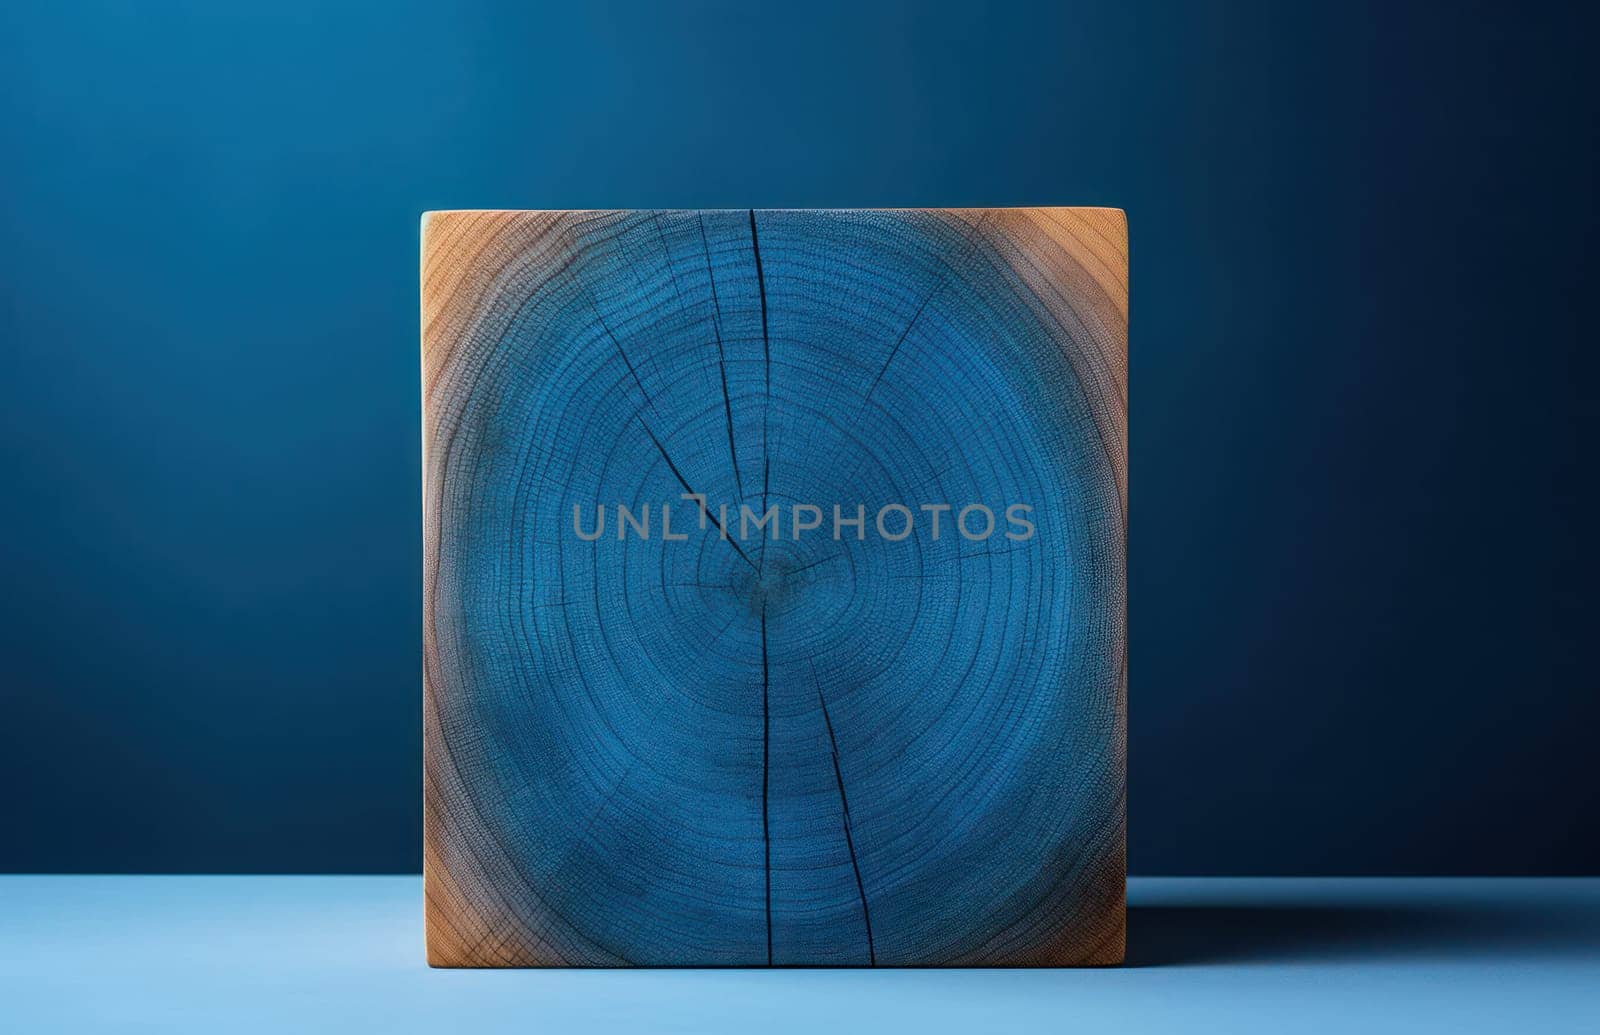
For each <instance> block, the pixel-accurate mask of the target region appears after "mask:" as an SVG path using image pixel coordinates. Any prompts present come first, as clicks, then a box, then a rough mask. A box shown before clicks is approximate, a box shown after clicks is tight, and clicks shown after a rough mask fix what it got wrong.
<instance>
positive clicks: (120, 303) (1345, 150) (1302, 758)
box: [0, 0, 1600, 873]
mask: <svg viewBox="0 0 1600 1035" xmlns="http://www.w3.org/2000/svg"><path fill="white" fill-rule="evenodd" d="M574 6H578V5H574ZM1507 7H1508V10H1507V11H1505V12H1498V11H1496V10H1495V9H1494V8H1493V7H1492V6H1489V5H1477V4H1472V5H1466V6H1465V7H1463V8H1461V9H1459V10H1454V11H1450V12H1449V13H1443V9H1438V10H1439V12H1440V13H1435V11H1436V9H1435V7H1434V6H1433V5H1428V4H1401V5H1397V6H1391V5H1386V4H1351V3H1344V2H1340V3H1331V2H1330V3H1313V4H1308V5H1288V4H1273V3H1265V2H1262V3H1212V4H1194V5H1168V4H1161V3H1153V2H1134V3H1120V2H1110V0H1107V2H1096V3H1067V4H1060V5H1046V4H1037V5H1034V4H1024V5H1009V6H1002V7H996V8H993V9H986V10H979V9H978V7H977V5H970V6H969V5H965V4H948V5H946V4H923V5H911V4H875V3H847V4H822V5H809V6H808V13H806V14H805V15H804V16H800V15H798V14H787V15H785V14H779V13H776V10H777V8H776V5H772V6H771V7H769V6H768V5H764V4H757V3H751V2H746V3H742V4H734V5H716V6H708V5H689V6H686V7H684V8H682V9H681V10H678V11H675V12H674V11H666V10H661V11H657V10H654V9H653V8H652V7H651V6H646V5H615V4H607V5H595V6H592V7H589V6H586V7H583V9H581V10H569V9H568V7H567V5H559V4H512V3H461V4H445V3H429V4H418V3H391V4H378V3H370V2H367V3H355V2H344V3H324V4H283V5H280V4H277V3H264V2H256V0H248V2H230V3H220V4H219V3H205V2H195V3H188V4H178V3H171V2H156V3H151V4H132V3H98V4H97V3H81V2H74V3H62V4H56V5H45V4H27V5H9V6H8V7H7V9H6V10H5V11H4V13H3V14H0V153H3V154H4V156H5V157H4V159H3V162H0V177H3V180H0V188H3V189H0V234H3V237H0V245H3V247H0V343H3V353H0V363H3V367H0V374H3V376H0V440H3V442H4V445H5V470H4V474H5V478H4V481H5V490H4V492H0V528H3V531H4V535H3V538H0V563H3V565H4V571H5V575H6V579H5V581H6V592H5V593H4V595H3V598H0V608H3V614H0V636H3V638H4V641H3V648H4V652H5V661H4V668H3V673H4V675H3V677H0V679H3V684H0V685H3V693H4V709H5V721H4V722H3V723H0V780H3V781H4V786H6V787H7V788H8V790H9V792H10V799H9V807H8V811H7V821H6V828H7V829H6V836H5V837H4V838H3V839H0V868H4V869H10V870H68V871H73V870H90V871H120V870H131V871H140V870H201V871H204V870H237V871H274V870H313V871H345V870H352V871H365V870H385V871H386V870H395V871H403V870H414V869H416V868H417V867H418V866H419V865H420V844H421V832H420V794H419V789H420V763H421V746H420V721H419V710H420V689H419V668H420V645H419V614H420V606H421V601H420V584H419V576H418V556H419V551H420V535H419V523H420V501H419V489H418V478H419V473H418V457H417V452H418V426H417V425H418V408H419V400H418V390H417V371H418V362H417V333H416V325H417V301H416V290H417V273H416V255H417V216H418V214H419V213H420V212H421V211H423V210H425V209H432V208H455V207H473V206H486V207H539V208H565V207H580V206H630V207H651V206H724V205H727V206H747V205H754V206H768V207H770V206H821V205H863V206H864V205H888V204H894V205H961V204H991V205H1000V204H1017V203H1051V204H1102V205H1115V206H1120V207H1123V208H1126V209H1127V210H1128V212H1129V216H1130V221H1131V228H1132V235H1133V292H1134V294H1133V299H1134V301H1133V312H1134V322H1133V351H1132V384H1133V386H1134V387H1133V417H1132V485H1133V490H1132V530H1131V536H1132V554H1131V593H1132V603H1131V622H1130V628H1131V634H1132V659H1133V660H1132V668H1131V699H1132V727H1131V729H1132V733H1131V756H1132V758H1131V797H1130V819H1131V858H1130V862H1131V866H1132V869H1133V870H1134V871H1135V872H1140V873H1340V872H1348V873H1377V872H1383V873H1414V872H1427V873H1497V872H1514V873H1586V872H1587V873H1592V872H1596V871H1597V870H1600V827H1597V825H1596V824H1595V822H1594V816H1595V812H1596V806H1597V805H1600V791H1597V787H1596V784H1597V777H1596V765H1595V761H1594V748H1593V741H1594V731H1595V729H1596V728H1597V725H1600V695H1597V693H1596V684H1597V682H1600V680H1597V677H1596V673H1595V667H1594V662H1593V642H1594V640H1595V635H1594V620H1593V619H1594V612H1595V608H1594V606H1593V604H1592V602H1591V598H1590V594H1591V592H1592V588H1593V586H1594V583H1595V575H1596V570H1595V569H1596V565H1595V556H1594V549H1593V546H1592V537H1593V532H1592V529H1593V527H1594V526H1595V525H1596V524H1597V522H1596V513H1595V511H1596V507H1595V493H1594V487H1593V468H1594V464H1593V461H1592V453H1591V451H1590V449H1589V446H1590V445H1591V444H1592V442H1593V437H1594V436H1593V431H1594V426H1595V418H1596V409H1597V407H1596V398H1597V396H1600V391H1597V389H1596V379H1595V375H1596V372H1597V371H1596V359H1595V346H1594V341H1595V329H1594V327H1593V322H1594V321H1593V317H1592V313H1593V311H1594V309H1593V306H1592V305H1591V304H1590V298H1591V296H1592V294H1593V292H1594V290H1595V287H1594V285H1595V282H1596V281H1595V274H1596V269H1595V257H1594V240H1595V236H1594V235H1595V231H1596V222H1597V220H1596V212H1595V200H1594V192H1593V189H1592V188H1593V183H1594V181H1595V180H1596V179H1597V175H1596V174H1597V171H1600V170H1597V162H1596V153H1595V148H1596V145H1595V133H1594V127H1595V125H1596V116H1597V114H1600V113H1597V111H1596V107H1597V105H1596V97H1597V95H1600V91H1597V89H1596V88H1597V86H1600V83H1597V79H1600V75H1597V73H1596V70H1595V68H1596V62H1595V61H1594V60H1593V57H1592V55H1591V54H1590V53H1589V50H1590V48H1591V45H1592V44H1591V41H1592V38H1593V36H1592V33H1593V30H1594V28H1595V26H1594V25H1593V24H1591V22H1592V21H1593V18H1594V16H1593V15H1591V14H1575V13H1566V12H1563V11H1561V9H1560V8H1559V7H1554V6H1552V7H1550V8H1549V9H1548V10H1538V9H1535V10H1533V11H1527V10H1518V11H1515V12H1512V11H1510V10H1509V5H1507Z"/></svg>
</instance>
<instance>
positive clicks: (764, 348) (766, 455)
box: [750, 209, 772, 569]
mask: <svg viewBox="0 0 1600 1035" xmlns="http://www.w3.org/2000/svg"><path fill="white" fill-rule="evenodd" d="M750 250H751V251H752V252H754V253H755V257H756V287H757V289H759V290H760V292H761V362H762V368H763V374H762V376H763V380H764V381H765V388H764V390H763V394H762V397H761V513H763V514H765V513H766V512H767V495H768V493H769V491H770V490H771V488H772V454H771V453H770V452H768V450H767V417H768V414H769V412H770V411H771V409H772V338H771V336H770V335H769V333H768V332H767V275H766V271H765V270H764V269H763V268H762V266H761V237H760V235H759V234H757V233H756V210H755V209H751V210H750ZM759 558H760V567H761V568H763V569H764V568H765V567H766V564H767V540H766V537H765V536H763V537H762V539H761V553H760V554H759Z"/></svg>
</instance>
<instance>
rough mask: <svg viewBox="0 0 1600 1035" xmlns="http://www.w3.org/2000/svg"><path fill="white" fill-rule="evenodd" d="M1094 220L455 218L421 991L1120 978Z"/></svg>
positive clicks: (429, 618)
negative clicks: (777, 978) (618, 982)
mask: <svg viewBox="0 0 1600 1035" xmlns="http://www.w3.org/2000/svg"><path fill="white" fill-rule="evenodd" d="M1127 318H1128V313H1127V233H1126V224H1125V221H1124V218H1123V215H1122V213H1121V212H1118V211H1114V210H1107V209H1070V208H1043V209H949V210H881V211H879V210H849V211H845V210H840V211H816V212H813V211H762V210H756V211H747V210H739V211H705V212H694V211H671V212H666V211H663V212H610V211H606V212H601V211H585V212H490V211H484V212H444V213H431V214H429V215H428V216H426V217H425V219H424V225H423V255H422V337H423V342H422V345H423V357H422V358H423V363H422V367H423V401H424V414H423V451H424V459H423V482H424V485H423V489H424V526H425V527H424V565H423V566H424V577H425V583H424V588H425V614H424V643H425V658H424V662H425V663H424V683H425V709H424V721H425V727H424V734H425V745H426V747H425V755H426V758H425V816H426V855H425V860H426V863H425V870H426V888H427V914H426V915H427V929H428V957H429V960H430V962H432V963H434V964H435V965H439V966H475V967H481V966H625V965H640V966H675V965H697V966H745V965H749V966H768V965H778V966H797V965H798V966H813V965H821V966H840V965H842V966H869V965H877V966H917V965H994V966H1014V965H1076V964H1107V963H1115V962H1118V961H1120V960H1121V958H1122V951H1123V883H1124V856H1125V853H1124V828H1125V823H1124V812H1125V810H1124V797H1125V786H1126V776H1125V731H1126V718H1125V717H1126V700H1125V695H1126V618H1125V613H1126V607H1125V597H1126V589H1125V587H1126V579H1125V567H1126V565H1125V552H1126V529H1127V520H1126V500H1127Z"/></svg>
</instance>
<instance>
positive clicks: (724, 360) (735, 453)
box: [700, 216, 744, 506]
mask: <svg viewBox="0 0 1600 1035" xmlns="http://www.w3.org/2000/svg"><path fill="white" fill-rule="evenodd" d="M700 245H701V247H702V248H704V249H705V253H706V279H707V280H708V281H710V283H711V330H712V333H713V334H714V335H715V336H716V339H717V373H718V374H719V375H720V376H721V378H722V411H723V413H724V415H726V417H727V421H728V458H729V460H731V461H732V462H733V484H734V487H735V488H736V489H738V490H739V503H740V505H741V506H742V505H743V504H744V479H743V478H741V477H740V476H739V450H738V447H736V446H735V445H734V444H733V400H732V398H731V397H730V396H729V395H728V356H727V353H726V351H724V349H723V347H722V302H721V300H719V299H718V298H717V275H716V273H715V272H714V271H713V270H712V268H711V243H710V242H709V241H707V240H706V220H705V217H704V216H701V217H700Z"/></svg>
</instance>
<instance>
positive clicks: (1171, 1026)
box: [0, 876, 1600, 1035]
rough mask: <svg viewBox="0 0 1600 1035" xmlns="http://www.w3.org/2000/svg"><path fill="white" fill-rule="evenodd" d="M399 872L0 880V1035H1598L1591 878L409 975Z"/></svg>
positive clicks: (1314, 891) (1204, 902)
mask: <svg viewBox="0 0 1600 1035" xmlns="http://www.w3.org/2000/svg"><path fill="white" fill-rule="evenodd" d="M421 896H422V888H421V880H420V879H419V878H416V877H31V876H12V877H0V1031H3V1032H19V1033H21V1032H44V1031H74V1032H82V1031H93V1030H97V1029H109V1030H117V1031H130V1030H131V1031H146V1030H147V1031H160V1032H167V1033H173V1032H185V1031H196V1032H208V1033H210V1032H256V1031H376V1032H381V1033H384V1035H401V1033H405V1032H413V1031H415V1032H429V1033H433V1035H437V1033H439V1032H447V1031H463V1032H472V1033H474V1035H478V1033H489V1032H502V1031H504V1032H519V1033H529V1032H565V1031H573V1032H586V1033H604V1032H611V1031H618V1032H621V1031H627V1032H633V1031H693V1032H708V1031H728V1032H751V1033H757V1035H775V1033H781V1032H818V1031H820V1032H828V1033H838V1032H848V1031H858V1030H859V1031H872V1032H888V1031H905V1032H917V1033H922V1032H962V1033H968V1032H1002V1031H1029V1030H1039V1031H1052V1032H1070V1031H1094V1032H1104V1033H1107V1035H1113V1033H1124V1032H1143V1031H1216V1032H1228V1033H1241V1032H1272V1033H1275V1035H1276V1033H1282V1032H1297V1031H1298V1032H1305V1031H1356V1032H1373V1031H1395V1032H1408V1033H1410V1032H1417V1031H1450V1032H1461V1031H1501V1030H1505V1031H1516V1032H1522V1031H1535V1032H1537V1031H1572V1032H1580V1031H1581V1032H1588V1033H1593V1032H1597V1031H1600V879H1550V880H1525V879H1495V880H1477V879H1451V880H1421V879H1407V880H1331V879H1314V880H1301V879H1292V880H1290V879H1270V880H1263V879H1227V880H1222V879H1173V878H1146V879H1138V878H1135V879H1134V880H1132V881H1130V883H1129V902H1130V909H1129V963H1128V965H1127V966H1125V967H1121V968H1115V969H1106V970H1077V971H1074V970H1033V971H1023V970H987V971H976V970H964V971H926V970H924V971H916V970H901V971H864V970H826V971H817V970H779V971H738V970H711V971H705V970H678V971H671V970H655V971H623V970H602V971H571V970H567V971H559V970H557V971H548V970H547V971H446V970H430V969H429V968H428V967H427V966H425V965H424V963H423V954H422V905H421V902H422V898H421Z"/></svg>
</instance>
